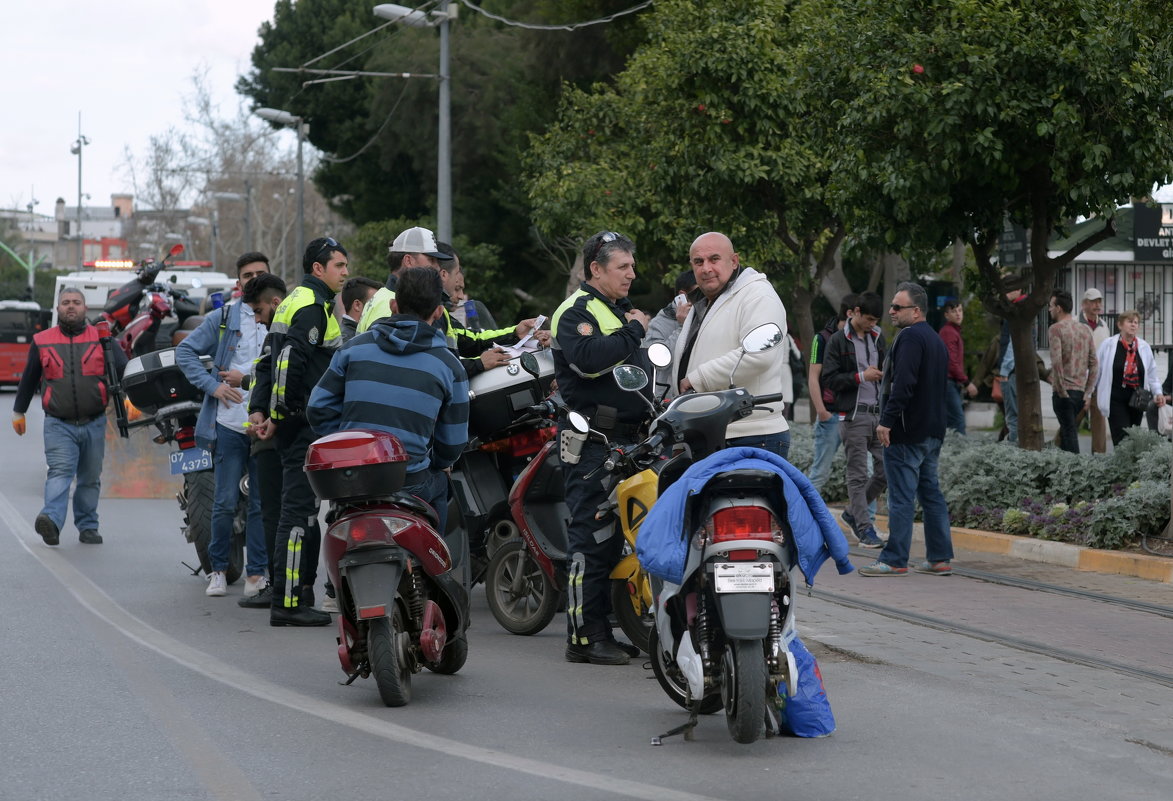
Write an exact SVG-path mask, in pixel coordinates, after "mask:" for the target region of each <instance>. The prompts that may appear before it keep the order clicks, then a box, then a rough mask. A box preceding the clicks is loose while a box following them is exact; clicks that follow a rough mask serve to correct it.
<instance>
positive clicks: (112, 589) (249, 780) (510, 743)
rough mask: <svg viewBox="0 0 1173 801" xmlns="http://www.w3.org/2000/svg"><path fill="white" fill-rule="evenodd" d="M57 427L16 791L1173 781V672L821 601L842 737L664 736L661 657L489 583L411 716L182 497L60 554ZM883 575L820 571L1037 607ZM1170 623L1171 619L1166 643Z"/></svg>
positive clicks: (18, 674)
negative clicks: (214, 585)
mask: <svg viewBox="0 0 1173 801" xmlns="http://www.w3.org/2000/svg"><path fill="white" fill-rule="evenodd" d="M40 431H41V427H40V422H39V419H38V417H37V416H36V415H32V414H30V416H29V433H28V435H26V436H25V437H24V438H21V439H18V438H17V437H15V435H13V434H11V433H9V432H5V433H4V434H0V436H2V437H3V442H4V445H3V454H4V456H3V459H2V460H0V462H2V463H0V586H2V587H3V588H4V590H5V592H4V602H3V610H4V613H5V618H6V625H5V628H4V635H3V640H4V642H3V647H2V648H0V697H2V698H3V703H2V704H0V738H2V739H0V743H2V746H3V747H0V799H14V801H15V800H16V799H57V798H73V797H77V798H86V799H91V800H93V801H104V800H105V799H111V801H113V800H114V799H119V800H121V799H152V800H155V799H214V800H216V801H220V800H221V799H246V800H248V799H290V800H291V801H301V800H302V799H304V800H305V801H311V800H313V799H325V798H331V797H347V798H360V799H407V798H415V797H419V798H423V797H427V798H430V799H454V800H455V799H461V801H464V800H465V799H469V798H475V799H486V800H488V801H496V800H497V799H500V800H501V801H506V800H507V799H510V800H512V799H535V800H537V799H568V800H569V801H579V800H583V801H585V800H588V799H589V800H593V799H612V798H640V799H650V800H652V799H654V800H655V801H661V800H665V801H673V800H674V799H680V801H685V800H687V799H738V801H758V799H760V800H761V801H767V799H769V800H771V801H773V800H776V799H784V800H785V801H803V800H804V799H855V798H859V799H880V800H881V801H882V800H883V799H907V800H908V801H916V800H918V799H926V800H927V799H1006V798H1032V799H1063V801H1071V799H1084V798H1092V797H1095V796H1098V795H1100V794H1105V795H1107V794H1110V797H1112V798H1114V799H1138V800H1139V799H1153V800H1154V801H1155V800H1156V799H1164V798H1167V797H1168V791H1169V787H1170V786H1173V785H1171V782H1173V722H1171V721H1173V690H1171V689H1169V688H1167V687H1163V686H1160V685H1156V684H1148V683H1145V682H1143V681H1139V680H1135V679H1131V678H1127V677H1122V676H1119V675H1116V674H1112V673H1107V672H1104V671H1097V670H1093V669H1091V668H1086V667H1082V666H1078V665H1072V664H1069V663H1066V662H1062V661H1058V660H1054V659H1049V658H1046V657H1041V656H1037V655H1033V654H1027V653H1024V652H1021V651H1017V650H1015V649H1012V648H1007V647H1003V646H1000V645H997V644H994V643H990V642H985V641H982V640H977V639H973V638H969V637H963V636H960V635H954V634H946V633H943V632H940V631H937V630H934V629H928V628H924V627H921V626H917V625H912V624H906V623H901V622H899V621H894V620H892V619H890V618H885V617H882V616H880V615H877V614H874V613H870V612H867V611H860V610H856V609H849V608H845V607H842V606H837V605H835V604H833V603H830V602H827V601H825V600H820V599H817V598H811V597H808V596H807V595H805V594H800V595H798V596H797V600H796V603H797V616H798V620H799V631H800V633H801V634H802V635H803V636H804V638H806V639H807V640H808V642H809V643H811V644H812V647H813V648H814V649H815V651H816V653H817V654H819V656H820V665H821V667H822V672H823V676H824V680H825V683H826V687H827V691H828V693H829V696H830V698H831V702H832V705H833V708H834V711H835V714H836V718H837V721H838V726H839V728H838V731H837V732H836V733H835V734H834V735H833V736H832V737H829V738H826V739H822V740H800V739H796V738H780V739H773V740H763V741H760V742H758V743H756V744H754V745H750V746H739V745H736V744H735V743H733V742H732V741H731V740H730V738H729V736H728V734H727V732H726V729H725V725H724V720H723V718H722V717H721V715H720V714H718V715H716V716H712V717H709V718H705V719H704V720H703V721H702V723H701V725H700V727H699V728H698V729H697V732H696V739H695V740H694V741H692V742H685V741H683V740H680V739H678V738H677V739H673V740H669V741H667V744H666V745H664V746H662V747H653V746H651V745H650V744H649V740H650V738H651V737H652V736H654V735H656V734H659V733H660V732H662V731H664V730H666V729H668V728H670V727H672V726H674V725H676V724H678V723H680V722H682V721H683V715H684V713H683V711H682V710H680V709H679V708H678V707H676V706H675V705H673V704H672V703H671V702H670V701H668V699H667V698H666V697H665V696H664V695H663V693H662V691H661V690H660V688H659V686H658V685H657V684H656V682H655V680H654V678H653V677H652V675H651V671H650V670H649V669H647V668H645V667H644V666H643V663H642V662H633V663H632V664H631V665H629V666H626V667H597V666H588V665H571V664H567V663H566V662H564V661H563V660H562V644H563V633H562V632H563V623H562V620H561V618H556V619H555V621H554V623H553V624H551V626H550V627H549V628H548V629H547V630H546V631H545V632H543V633H542V634H540V635H538V636H535V637H528V638H527V637H515V636H512V635H509V634H507V633H505V632H504V631H503V630H502V629H500V628H499V627H498V626H497V625H496V623H495V622H494V621H493V619H492V617H491V616H490V615H489V613H488V611H487V607H486V605H485V602H484V596H483V593H482V592H481V591H480V590H479V589H478V590H475V591H474V595H473V599H474V600H473V604H474V610H473V628H472V629H471V631H470V654H469V661H468V664H467V665H466V667H465V668H464V669H463V670H462V671H461V672H460V673H459V674H457V675H455V676H438V675H435V674H431V673H428V672H426V671H425V672H424V673H421V674H418V675H416V676H415V677H414V681H413V691H414V697H413V700H412V702H411V704H410V705H409V706H407V707H404V708H400V709H387V708H385V707H383V706H381V704H380V703H379V698H378V693H377V692H376V690H375V687H374V685H373V682H372V681H370V680H362V679H360V680H358V681H357V682H356V683H355V684H353V685H351V686H349V687H344V686H341V685H340V684H339V682H340V680H341V679H343V674H342V672H341V670H340V669H339V667H338V661H337V658H336V656H335V642H334V630H333V629H332V628H325V629H306V630H296V629H274V628H271V627H269V626H268V625H267V615H266V613H265V612H264V611H259V610H247V609H241V608H239V607H237V606H236V603H235V600H236V598H237V597H238V594H239V592H240V587H239V585H237V586H234V587H230V588H229V595H228V596H227V597H226V598H207V597H206V596H205V595H204V593H203V589H204V582H203V581H202V579H201V578H198V577H195V576H192V575H191V574H190V571H188V570H187V569H186V568H185V567H184V566H183V564H182V563H183V562H185V561H186V562H188V563H192V562H193V561H194V560H193V556H194V551H193V550H192V549H191V547H190V546H189V545H187V544H186V543H185V542H183V540H182V538H181V536H180V534H179V511H178V508H177V506H176V504H175V503H174V501H173V500H169V499H167V498H166V497H163V498H148V499H130V498H104V499H103V501H102V506H101V517H102V526H101V528H102V533H103V535H104V536H105V538H106V542H105V544H103V545H101V546H84V545H81V544H79V543H78V542H77V534H76V531H75V530H74V529H73V527H72V525H71V524H67V526H66V528H65V530H64V531H63V534H62V545H61V546H60V547H58V548H55V549H53V548H48V547H46V546H45V545H44V544H43V543H41V541H40V538H39V537H37V535H36V534H35V533H34V532H33V530H32V520H33V517H34V516H35V515H36V513H37V511H38V510H39V508H40V503H41V488H42V483H43V477H44V460H43V457H42V455H41V437H40ZM163 450H164V449H163V448H158V458H159V460H160V461H162V460H164V458H165V457H164V453H163ZM115 472H117V471H115V470H113V469H111V473H112V475H111V481H110V483H111V485H113V484H115V483H117V482H116V481H115V479H121V478H124V477H119V476H115V475H113V474H114V473H115ZM170 480H171V479H168V478H166V477H163V478H159V479H153V481H154V483H155V484H156V486H155V487H154V490H155V492H154V493H153V494H155V495H166V494H167V492H168V491H169V487H168V486H167V485H166V482H167V481H170ZM868 581H872V580H866V579H862V578H860V577H857V576H846V577H836V576H833V569H832V568H830V567H828V568H826V569H825V570H824V573H823V574H821V575H820V579H819V586H822V587H825V588H827V589H834V590H837V591H838V590H842V589H843V588H847V589H849V590H850V591H853V592H863V593H865V594H866V593H869V592H875V593H883V594H884V596H885V603H889V604H891V603H899V602H900V600H901V594H904V597H905V598H906V599H909V600H910V601H911V600H912V599H915V601H916V604H917V605H918V606H923V607H925V608H932V609H935V610H940V609H943V608H949V607H951V606H952V607H956V606H957V605H958V604H959V603H964V604H965V605H966V606H967V607H973V608H974V609H982V610H999V609H1001V610H1002V612H1001V614H1002V616H1003V617H1005V618H1006V619H1008V620H1009V619H1013V620H1014V621H1015V625H1016V627H1017V628H1016V631H1019V632H1021V630H1022V629H1029V628H1030V626H1031V620H1032V614H1033V613H1032V604H1031V603H1030V599H1029V593H1027V594H1026V595H1025V596H1024V595H1023V594H1022V593H1023V591H1020V590H1019V591H1015V594H1011V593H1010V592H1009V590H1008V588H1003V587H997V586H995V585H987V584H982V583H978V582H968V583H967V580H963V579H960V578H958V577H951V578H947V579H945V578H940V577H929V576H915V577H909V578H907V579H900V580H889V581H893V582H895V581H900V582H907V583H902V584H899V585H897V584H894V583H893V584H886V585H881V586H878V587H876V589H875V590H871V589H869V587H871V586H875V585H869V584H867V583H866V582H868ZM875 581H883V580H875ZM857 582H864V583H862V584H859V583H857ZM963 588H965V589H964V590H963ZM1071 603H1072V604H1073V610H1072V615H1073V617H1078V616H1079V615H1080V609H1079V607H1078V604H1079V603H1081V602H1079V601H1072V602H1071ZM1057 614H1060V612H1059V611H1057V610H1056V609H1055V608H1053V607H1052V606H1051V605H1049V604H1048V606H1047V609H1046V615H1045V616H1043V617H1041V618H1040V619H1039V622H1038V625H1039V626H1040V627H1054V626H1055V625H1056V623H1055V620H1056V618H1055V616H1056V615H1057ZM987 615H988V613H987V612H985V611H983V619H984V620H986V621H987V622H990V621H996V620H997V619H998V615H997V614H993V615H992V616H987ZM1076 624H1077V622H1076V621H1073V622H1071V623H1070V625H1072V626H1074V625H1076ZM1108 625H1110V620H1109V623H1105V622H1104V620H1103V618H1096V624H1095V625H1094V626H1088V627H1087V629H1086V632H1085V634H1084V636H1085V637H1087V638H1088V640H1089V643H1092V644H1094V645H1095V647H1097V648H1101V647H1103V648H1106V647H1122V646H1121V643H1120V642H1119V641H1112V640H1108V641H1105V642H1103V643H1101V641H1100V638H1099V630H1100V629H1101V628H1104V627H1105V626H1108ZM1169 635H1170V631H1169V621H1168V619H1163V618H1156V617H1154V618H1153V630H1152V636H1153V637H1154V638H1160V637H1165V638H1169ZM1165 668H1166V669H1173V665H1165Z"/></svg>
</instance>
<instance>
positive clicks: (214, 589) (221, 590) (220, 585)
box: [204, 570, 228, 597]
mask: <svg viewBox="0 0 1173 801" xmlns="http://www.w3.org/2000/svg"><path fill="white" fill-rule="evenodd" d="M227 593H228V580H227V579H225V578H224V573H223V572H222V571H219V570H217V571H216V572H214V573H213V574H212V575H210V576H208V589H206V590H204V594H205V595H211V596H214V597H219V596H221V595H226V594H227Z"/></svg>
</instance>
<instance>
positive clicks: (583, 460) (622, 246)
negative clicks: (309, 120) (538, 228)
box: [551, 231, 652, 665]
mask: <svg viewBox="0 0 1173 801" xmlns="http://www.w3.org/2000/svg"><path fill="white" fill-rule="evenodd" d="M582 255H583V265H584V272H585V273H586V279H587V280H586V282H585V283H583V284H582V286H581V287H580V288H579V289H578V291H577V292H575V293H574V294H573V295H571V296H570V297H568V298H567V299H566V300H565V301H563V302H562V305H561V306H559V307H558V310H557V311H556V312H554V317H553V319H552V321H551V329H552V330H553V332H554V338H553V341H552V343H551V345H552V347H553V349H554V376H555V378H556V379H557V381H558V388H559V390H560V391H561V392H562V397H563V399H564V401H565V402H566V405H567V407H569V408H570V409H571V410H572V411H576V412H579V413H581V414H583V415H585V416H586V417H587V418H588V419H589V420H590V421H591V428H593V429H595V430H597V431H601V432H603V433H604V434H606V435H607V438H608V439H609V440H611V441H613V442H618V443H631V442H635V441H637V440H638V438H639V432H638V429H639V425H640V423H641V422H642V421H643V420H644V419H646V418H647V417H648V405H647V403H646V402H645V401H644V399H643V398H639V397H637V393H634V392H626V391H624V390H622V389H620V388H619V385H618V384H617V383H616V381H615V377H614V376H613V375H612V374H611V370H612V368H614V367H616V366H617V365H620V364H632V365H637V366H639V367H642V368H643V369H644V370H646V371H647V372H648V375H649V376H651V374H652V373H651V369H652V368H651V365H650V364H649V363H648V360H647V356H646V354H645V352H644V351H643V350H641V349H640V345H641V344H642V342H643V338H644V334H645V333H646V332H647V329H648V324H649V318H648V315H647V314H645V313H644V312H642V311H639V310H638V309H634V308H633V307H632V305H631V301H629V300H628V299H627V294H628V292H630V291H631V282H632V281H634V280H635V245H634V244H633V243H632V241H631V240H630V239H628V238H627V237H625V236H622V235H621V234H617V233H615V232H613V231H602V232H600V233H597V234H595V235H594V236H592V237H591V238H590V239H588V240H587V241H586V245H584V246H583V249H582ZM650 383H651V382H649V387H648V388H645V392H648V393H649V396H650V392H651V387H650ZM565 428H567V426H566V425H565V424H563V425H562V426H560V431H559V434H560V435H561V430H562V429H565ZM606 456H607V447H606V446H605V445H603V444H602V443H599V442H596V441H590V440H588V441H587V442H586V443H584V444H583V445H582V451H581V457H580V460H579V462H578V464H576V465H569V464H567V465H565V466H564V468H563V472H564V475H565V481H566V489H565V497H566V505H567V506H568V507H569V508H570V514H571V521H570V526H569V528H568V530H567V540H568V548H567V569H568V576H567V609H566V619H567V629H568V644H567V646H566V660H567V661H568V662H589V663H590V664H593V665H625V664H627V662H628V661H629V659H630V657H631V656H633V655H635V654H638V649H635V648H634V647H633V646H628V647H627V649H625V648H623V647H621V645H620V644H619V643H617V642H616V641H615V639H614V637H613V636H612V634H611V625H610V623H609V622H608V615H609V614H610V613H611V599H610V582H609V579H608V576H609V575H610V573H611V570H612V568H613V567H614V566H615V564H616V563H617V562H618V561H619V556H620V552H621V549H622V546H623V537H622V536H621V535H620V534H619V531H618V526H617V525H616V522H617V521H616V518H615V516H614V515H613V514H608V515H607V516H606V517H604V518H603V519H601V520H598V519H596V517H595V516H596V514H597V512H598V507H599V504H600V503H602V502H603V501H605V500H606V499H607V491H606V490H605V489H604V486H603V481H604V479H605V478H606V476H605V474H604V472H603V471H602V470H600V469H599V467H600V466H601V465H602V464H603V461H604V460H605V459H606Z"/></svg>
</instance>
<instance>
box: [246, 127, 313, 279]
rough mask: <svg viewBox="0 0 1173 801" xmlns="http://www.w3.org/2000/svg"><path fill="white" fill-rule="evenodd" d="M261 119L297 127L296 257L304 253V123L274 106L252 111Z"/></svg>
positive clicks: (300, 256)
mask: <svg viewBox="0 0 1173 801" xmlns="http://www.w3.org/2000/svg"><path fill="white" fill-rule="evenodd" d="M254 113H255V114H256V115H257V116H258V117H260V118H261V119H262V120H268V121H269V122H275V123H277V124H278V125H292V126H293V127H294V128H296V129H297V258H299V259H300V258H302V256H303V255H304V254H305V171H304V169H303V167H302V159H301V150H302V141H303V140H304V139H305V133H306V128H307V126H306V123H305V120H303V119H302V118H301V117H298V116H297V115H295V114H290V113H289V112H288V111H282V110H281V109H276V108H259V109H257V110H256V112H254Z"/></svg>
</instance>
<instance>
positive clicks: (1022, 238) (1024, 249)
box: [998, 219, 1030, 267]
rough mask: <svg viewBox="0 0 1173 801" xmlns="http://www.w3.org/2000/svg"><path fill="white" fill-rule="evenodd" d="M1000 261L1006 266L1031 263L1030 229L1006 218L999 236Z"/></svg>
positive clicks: (1019, 265) (1021, 265) (1020, 265)
mask: <svg viewBox="0 0 1173 801" xmlns="http://www.w3.org/2000/svg"><path fill="white" fill-rule="evenodd" d="M998 263H999V264H1001V265H1002V266H1004V267H1025V266H1026V265H1028V264H1030V230H1029V229H1026V228H1023V227H1022V226H1021V225H1019V224H1018V223H1012V222H1010V220H1009V219H1006V220H1004V221H1003V223H1002V233H1001V235H1000V236H999V237H998Z"/></svg>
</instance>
